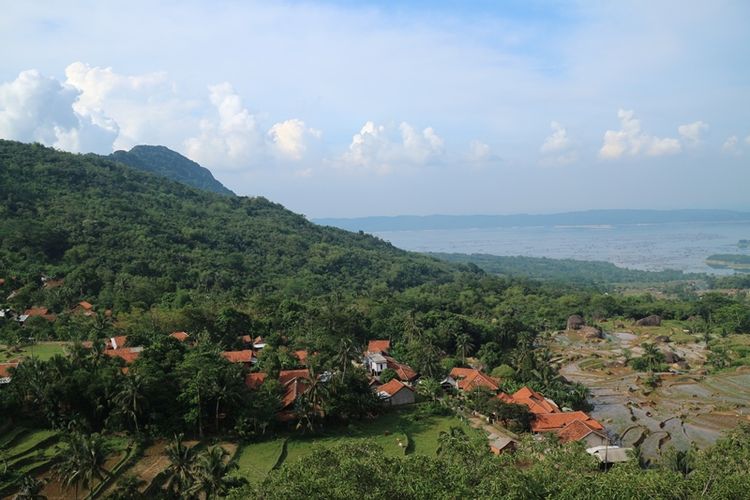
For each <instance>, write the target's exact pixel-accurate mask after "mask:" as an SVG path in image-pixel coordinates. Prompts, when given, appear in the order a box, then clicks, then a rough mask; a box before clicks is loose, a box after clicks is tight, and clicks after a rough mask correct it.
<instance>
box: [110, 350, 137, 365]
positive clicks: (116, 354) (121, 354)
mask: <svg viewBox="0 0 750 500" xmlns="http://www.w3.org/2000/svg"><path fill="white" fill-rule="evenodd" d="M134 349H135V348H132V347H119V348H117V349H109V350H105V351H104V354H106V355H107V356H110V357H113V358H122V359H124V360H125V363H127V364H130V363H132V362H133V361H135V360H136V359H138V357H139V356H140V355H141V351H140V349H139V350H137V351H136V350H134Z"/></svg>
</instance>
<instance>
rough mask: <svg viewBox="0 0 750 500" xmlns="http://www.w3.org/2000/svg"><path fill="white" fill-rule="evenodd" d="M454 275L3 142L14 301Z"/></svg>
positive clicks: (85, 161)
mask: <svg viewBox="0 0 750 500" xmlns="http://www.w3.org/2000/svg"><path fill="white" fill-rule="evenodd" d="M454 272H455V266H453V265H451V264H448V263H445V262H441V261H438V260H437V259H434V258H430V257H427V256H422V255H419V254H413V253H409V252H406V251H403V250H399V249H397V248H395V247H393V246H392V245H391V244H389V243H387V242H384V241H382V240H380V239H378V238H375V237H372V236H369V235H364V234H356V233H350V232H347V231H343V230H341V229H335V228H328V227H322V226H318V225H315V224H313V223H311V222H309V221H308V220H307V219H305V218H304V217H303V216H301V215H297V214H295V213H292V212H290V211H289V210H286V209H285V208H284V207H282V206H281V205H278V204H276V203H272V202H270V201H268V200H266V199H264V198H248V197H239V196H222V195H218V194H214V193H209V192H206V191H201V190H198V189H195V188H191V187H189V186H185V185H184V184H181V183H178V182H175V181H172V180H169V179H166V178H163V177H159V176H156V175H153V174H150V173H148V172H143V171H141V170H138V169H135V168H131V167H129V166H127V165H124V164H122V163H121V162H115V161H112V160H108V159H106V158H102V157H100V156H97V155H74V154H70V153H63V152H59V151H56V150H54V149H51V148H46V147H43V146H41V145H39V144H22V143H18V142H11V141H0V278H7V277H17V278H18V280H17V281H18V283H19V285H18V286H19V287H21V288H20V290H19V291H18V294H17V299H16V300H17V301H18V303H19V304H21V303H26V304H34V303H44V304H45V305H47V306H48V307H49V306H50V305H52V308H53V309H54V308H58V309H61V308H63V307H66V306H67V305H68V304H70V303H74V302H75V300H80V298H86V299H87V300H89V301H91V302H92V303H96V304H98V305H106V306H108V307H112V306H114V307H115V309H116V310H119V311H122V310H131V309H133V308H148V307H150V306H151V305H153V304H156V303H162V304H170V303H178V302H180V301H181V300H183V301H184V299H185V296H186V294H187V295H188V296H190V297H199V296H200V297H209V296H210V297H212V298H213V299H216V298H217V297H219V298H221V297H223V298H224V299H223V300H226V301H237V300H242V298H244V297H247V296H249V295H251V294H260V295H262V296H272V295H273V294H281V295H283V296H284V297H291V298H294V297H298V298H305V297H307V298H309V297H317V296H322V295H325V294H327V293H333V292H336V293H342V294H347V293H349V294H351V293H360V292H367V291H370V290H375V289H378V290H402V289H405V288H408V287H411V286H415V285H419V284H423V283H433V282H441V281H445V280H447V279H450V277H451V276H452V274H453V273H454ZM43 275H46V276H49V277H54V278H62V279H64V285H63V286H62V287H60V288H59V289H55V294H54V296H37V295H35V294H37V293H40V292H39V291H38V290H37V289H38V283H39V279H40V277H41V276H43ZM32 283H37V285H36V288H35V287H34V286H32ZM25 284H28V285H29V286H28V287H23V286H22V285H25ZM14 286H15V285H14ZM181 297H182V298H181ZM4 298H5V297H4V296H3V297H0V301H2V300H3V299H4ZM37 299H38V301H37ZM196 300H197V299H196ZM201 300H203V299H201Z"/></svg>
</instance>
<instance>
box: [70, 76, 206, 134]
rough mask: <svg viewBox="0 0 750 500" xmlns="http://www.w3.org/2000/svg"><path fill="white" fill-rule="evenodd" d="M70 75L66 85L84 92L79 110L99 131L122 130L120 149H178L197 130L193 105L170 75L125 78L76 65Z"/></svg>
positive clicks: (78, 106)
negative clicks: (162, 146) (145, 146)
mask: <svg viewBox="0 0 750 500" xmlns="http://www.w3.org/2000/svg"><path fill="white" fill-rule="evenodd" d="M65 76H66V81H65V83H66V85H69V86H71V87H74V88H76V89H77V90H78V91H79V96H78V99H77V100H76V102H75V103H74V104H73V108H74V109H75V111H76V112H77V113H78V114H80V115H81V116H86V117H88V118H89V120H90V121H91V122H92V123H94V124H96V125H98V126H100V127H103V128H107V129H117V132H118V133H117V139H116V140H115V144H114V147H115V148H117V149H129V148H131V147H132V146H134V145H136V144H144V143H148V144H154V143H156V144H166V145H170V146H175V145H177V144H179V142H180V139H179V137H180V136H181V135H182V137H184V136H185V135H184V134H188V133H189V130H190V129H192V128H195V126H196V120H195V119H191V118H190V114H191V111H192V108H193V104H192V103H191V102H189V101H188V100H185V99H182V98H180V97H179V96H178V95H177V93H176V91H175V85H174V83H173V82H171V81H170V80H169V79H168V77H167V74H166V73H163V72H157V73H146V74H142V75H123V74H120V73H116V72H114V71H113V69H112V68H110V67H106V68H103V67H92V66H89V65H88V64H85V63H82V62H74V63H72V64H70V65H68V67H67V68H65Z"/></svg>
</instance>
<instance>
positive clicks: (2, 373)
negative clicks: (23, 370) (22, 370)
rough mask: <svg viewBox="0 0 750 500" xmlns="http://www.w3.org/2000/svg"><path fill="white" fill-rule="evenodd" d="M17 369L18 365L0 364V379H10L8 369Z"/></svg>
mask: <svg viewBox="0 0 750 500" xmlns="http://www.w3.org/2000/svg"><path fill="white" fill-rule="evenodd" d="M17 367H18V363H0V378H10V369H11V368H17Z"/></svg>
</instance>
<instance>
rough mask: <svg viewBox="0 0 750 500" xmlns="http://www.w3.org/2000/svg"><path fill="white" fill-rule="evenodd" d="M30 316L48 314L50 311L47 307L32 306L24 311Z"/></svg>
mask: <svg viewBox="0 0 750 500" xmlns="http://www.w3.org/2000/svg"><path fill="white" fill-rule="evenodd" d="M23 313H24V314H25V315H27V316H28V317H29V318H32V317H34V316H46V315H47V314H48V313H49V309H47V308H46V307H30V308H29V309H26V310H25V311H24V312H23Z"/></svg>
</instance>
